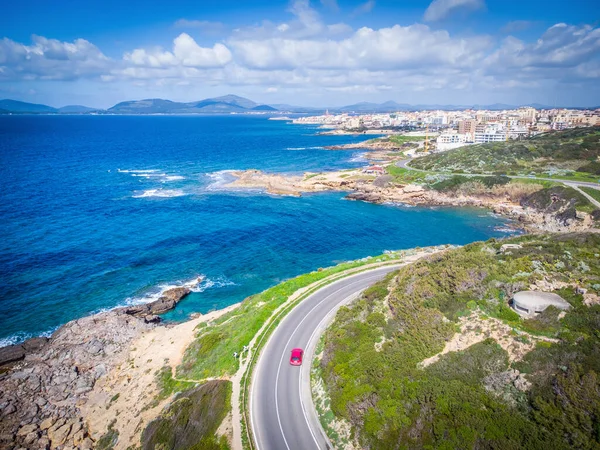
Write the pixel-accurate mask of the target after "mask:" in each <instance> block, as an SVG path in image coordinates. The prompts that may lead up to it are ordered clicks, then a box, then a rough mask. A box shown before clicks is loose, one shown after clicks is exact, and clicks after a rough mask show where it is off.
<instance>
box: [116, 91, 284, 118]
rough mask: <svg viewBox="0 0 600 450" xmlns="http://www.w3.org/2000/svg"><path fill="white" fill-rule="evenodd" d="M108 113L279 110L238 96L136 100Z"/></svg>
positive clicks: (117, 105)
mask: <svg viewBox="0 0 600 450" xmlns="http://www.w3.org/2000/svg"><path fill="white" fill-rule="evenodd" d="M107 111H108V112H112V113H118V114H197V113H201V114H220V113H232V112H238V113H244V112H252V111H277V109H276V108H273V107H272V106H269V105H259V104H258V103H256V102H253V101H252V100H248V99H247V98H244V97H238V96H237V95H225V96H223V97H215V98H207V99H204V100H200V101H197V102H189V103H179V102H172V101H170V100H163V99H160V98H152V99H147V100H134V101H128V102H121V103H118V104H116V105H115V106H113V107H112V108H108V110H107Z"/></svg>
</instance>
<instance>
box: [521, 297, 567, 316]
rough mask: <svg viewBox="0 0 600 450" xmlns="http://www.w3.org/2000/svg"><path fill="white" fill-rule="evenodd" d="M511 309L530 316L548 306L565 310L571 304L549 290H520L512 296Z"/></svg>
mask: <svg viewBox="0 0 600 450" xmlns="http://www.w3.org/2000/svg"><path fill="white" fill-rule="evenodd" d="M512 306H513V309H514V310H515V311H516V312H517V313H518V314H519V315H521V316H523V317H526V318H530V317H535V315H536V314H540V313H541V312H543V311H544V310H545V309H546V308H548V307H549V306H554V307H556V308H558V309H562V310H567V309H569V308H570V307H571V305H570V304H569V303H568V302H567V301H566V300H564V299H563V298H562V297H561V296H559V295H556V294H553V293H551V292H537V291H521V292H517V293H516V294H515V295H514V297H513V305H512Z"/></svg>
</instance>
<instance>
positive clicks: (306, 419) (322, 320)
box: [298, 288, 366, 448]
mask: <svg viewBox="0 0 600 450" xmlns="http://www.w3.org/2000/svg"><path fill="white" fill-rule="evenodd" d="M365 289H366V288H364V289H361V290H360V291H358V292H355V293H353V294H352V295H349V296H348V297H346V298H345V299H343V300H342V301H341V302H339V303H336V304H335V306H334V307H333V308H331V309H330V310H329V312H328V313H327V314H326V315H325V317H323V319H321V321H320V322H319V324H318V325H317V327H316V328H315V329H314V330H313V332H312V334H311V335H310V338H308V342H307V343H306V347H307V348H308V347H310V345H311V342H312V341H313V339H314V337H315V333H316V332H317V331H319V330H320V329H321V325H322V324H323V322H325V321H328V320H329V319H330V318H331V316H332V313H333V312H334V311H335V312H337V310H338V309H339V308H340V307H341V306H342V304H346V303H349V302H351V301H352V300H354V299H356V298H358V296H359V295H360V293H361V292H363V291H364V290H365ZM315 349H316V345H315ZM313 356H314V355H313ZM309 361H310V363H311V365H312V358H310V359H309ZM310 371H311V367H309V369H308V377H309V380H308V383H309V387H310ZM302 374H303V372H300V380H299V383H298V394H299V396H300V405H301V406H302V414H304V420H305V421H306V423H307V424H308V429H309V430H310V434H312V436H313V439H314V440H315V442H317V439H316V437H315V435H314V433H313V430H312V427H311V425H310V421H309V420H308V415H307V414H306V408H305V407H304V402H303V401H302ZM310 395H311V396H312V392H311V393H310ZM317 420H319V418H318V417H317ZM320 428H321V430H320V431H321V433H322V434H324V435H325V441H326V445H327V448H329V446H328V444H327V442H329V437H328V436H327V434H326V433H325V430H323V427H322V426H321V427H320ZM329 443H331V442H329ZM318 446H319V444H318V443H317V447H318Z"/></svg>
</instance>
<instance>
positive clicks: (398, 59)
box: [229, 25, 490, 70]
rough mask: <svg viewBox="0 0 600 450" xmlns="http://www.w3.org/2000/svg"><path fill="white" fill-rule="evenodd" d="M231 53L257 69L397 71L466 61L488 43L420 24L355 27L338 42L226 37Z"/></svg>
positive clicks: (484, 38)
mask: <svg viewBox="0 0 600 450" xmlns="http://www.w3.org/2000/svg"><path fill="white" fill-rule="evenodd" d="M229 44H230V46H231V47H232V48H233V50H234V53H235V57H236V58H237V60H238V62H241V63H242V64H244V65H247V66H248V67H252V68H257V69H263V70H267V69H281V68H283V69H290V68H298V67H306V68H314V69H357V68H373V69H380V70H381V69H383V70H390V69H399V68H407V67H415V66H418V65H422V66H430V65H433V64H450V65H453V66H455V67H463V66H465V65H470V64H472V63H473V62H474V61H475V60H477V59H478V58H480V57H481V56H482V53H481V52H482V51H483V50H485V49H486V48H488V47H489V45H490V40H489V38H487V37H481V36H479V37H477V38H469V39H462V38H461V39H453V38H452V37H451V36H450V35H449V34H448V32H446V31H433V30H431V29H430V28H429V27H428V26H426V25H411V26H408V27H401V26H400V25H395V26H393V27H391V28H382V29H379V30H373V29H371V28H367V27H364V28H361V29H359V30H357V31H356V32H355V33H354V34H353V35H352V36H351V37H349V38H347V39H343V40H339V41H335V40H316V39H286V38H271V39H262V40H232V41H230V42H229Z"/></svg>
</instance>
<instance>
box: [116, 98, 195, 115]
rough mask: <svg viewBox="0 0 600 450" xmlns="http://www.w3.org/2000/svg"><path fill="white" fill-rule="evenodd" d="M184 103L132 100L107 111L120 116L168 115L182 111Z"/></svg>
mask: <svg viewBox="0 0 600 450" xmlns="http://www.w3.org/2000/svg"><path fill="white" fill-rule="evenodd" d="M182 105H184V103H177V102H172V101H171V100H163V99H161V98H148V99H145V100H130V101H126V102H121V103H117V104H116V105H115V106H113V107H111V108H108V110H107V111H109V112H114V113H119V114H160V113H163V114H168V113H172V112H175V111H176V110H177V109H181V108H182Z"/></svg>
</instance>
